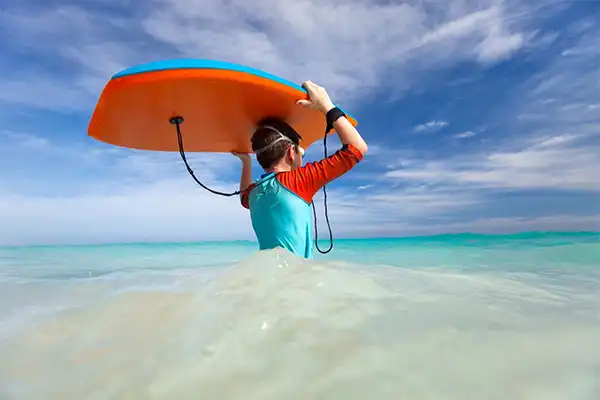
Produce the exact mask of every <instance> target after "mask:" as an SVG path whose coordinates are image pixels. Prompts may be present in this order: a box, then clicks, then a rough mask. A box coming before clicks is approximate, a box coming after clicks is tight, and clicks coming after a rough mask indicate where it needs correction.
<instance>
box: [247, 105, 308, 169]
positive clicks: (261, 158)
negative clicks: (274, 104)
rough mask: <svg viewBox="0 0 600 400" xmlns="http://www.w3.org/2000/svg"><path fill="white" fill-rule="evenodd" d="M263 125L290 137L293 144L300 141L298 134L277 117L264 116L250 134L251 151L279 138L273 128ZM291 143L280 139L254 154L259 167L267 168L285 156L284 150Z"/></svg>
mask: <svg viewBox="0 0 600 400" xmlns="http://www.w3.org/2000/svg"><path fill="white" fill-rule="evenodd" d="M264 125H270V126H272V127H273V128H275V129H277V130H278V131H279V132H281V133H282V134H284V135H285V136H287V137H288V138H290V139H292V141H293V142H294V144H296V145H298V144H299V142H300V138H301V137H300V135H299V134H298V132H296V131H295V130H294V128H292V127H291V126H290V125H289V124H287V123H286V122H284V121H282V120H280V119H278V118H272V117H269V118H265V119H263V120H261V121H260V122H259V123H258V129H256V131H255V132H254V135H252V151H256V150H259V149H262V148H263V147H265V146H268V145H269V144H271V143H273V142H274V141H275V140H277V139H279V137H280V136H279V134H278V133H277V132H276V131H274V130H273V129H270V128H266V127H264ZM291 145H292V144H291V143H290V142H288V141H287V140H281V141H279V142H277V143H275V144H274V145H273V146H271V147H270V148H268V149H267V150H265V151H263V152H261V153H259V154H257V155H256V160H257V161H258V163H259V164H260V166H261V167H263V168H265V169H267V168H271V167H272V166H273V165H275V164H276V163H278V162H279V160H281V159H282V158H283V156H285V152H286V151H287V150H288V149H289V147H290V146H291Z"/></svg>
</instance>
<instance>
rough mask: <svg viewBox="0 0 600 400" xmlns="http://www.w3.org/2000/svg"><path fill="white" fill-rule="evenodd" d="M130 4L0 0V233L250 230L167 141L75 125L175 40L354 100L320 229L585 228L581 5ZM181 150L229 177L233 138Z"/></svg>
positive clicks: (185, 49)
mask: <svg viewBox="0 0 600 400" xmlns="http://www.w3.org/2000/svg"><path fill="white" fill-rule="evenodd" d="M135 4H136V5H135V6H134V2H133V1H122V2H109V1H101V0H85V1H77V2H75V1H41V0H40V1H35V0H30V1H27V2H21V1H19V2H18V1H15V0H8V2H6V1H5V2H4V3H3V7H2V9H0V34H1V35H2V36H3V38H5V40H2V41H1V42H0V54H2V57H0V72H1V75H0V220H1V221H2V224H0V244H31V243H90V242H115V241H146V240H148V241H155V240H211V239H214V240H223V239H253V233H252V228H251V225H250V221H249V217H248V213H247V211H246V210H244V209H242V208H241V207H240V206H239V202H238V200H237V198H223V197H220V196H214V195H211V194H210V193H207V192H205V191H203V189H201V188H199V187H197V186H196V184H195V183H194V182H193V181H192V179H191V178H190V177H189V175H187V171H186V170H185V167H184V166H183V164H182V163H181V160H180V158H179V154H177V153H173V154H166V153H153V152H144V151H134V150H129V149H123V148H117V147H113V146H109V145H105V144H102V143H99V142H97V141H95V140H93V139H91V138H89V137H88V136H87V124H88V122H89V118H90V116H91V113H92V111H93V109H94V106H95V103H96V101H97V99H98V97H99V95H100V93H101V91H102V89H103V87H104V85H105V84H106V82H107V80H108V79H109V78H110V76H111V75H112V74H114V73H116V72H118V71H120V70H122V69H125V68H128V67H130V66H132V65H136V64H139V63H144V62H148V61H156V60H162V59H169V58H180V57H181V58H184V57H185V58H189V57H191V58H209V59H218V60H223V61H229V62H234V63H240V64H245V65H248V66H251V67H254V68H260V69H263V70H266V71H268V72H270V73H274V74H276V75H279V76H281V77H284V78H286V79H290V80H293V81H296V82H298V83H301V82H302V81H304V80H308V79H310V80H313V81H315V82H317V83H319V84H321V85H323V86H325V87H326V88H327V89H328V90H329V92H330V94H331V96H332V98H333V100H334V101H336V102H337V103H338V104H340V105H341V106H343V107H344V108H346V109H348V110H349V111H351V112H352V114H353V115H354V116H355V117H356V118H357V119H358V121H359V126H358V127H359V129H360V131H361V133H362V134H363V136H364V137H365V138H366V140H367V142H368V143H369V145H370V152H369V154H368V155H367V157H366V158H365V160H364V161H363V162H362V163H361V164H360V165H359V166H358V167H356V168H355V169H354V170H353V171H352V172H350V173H349V174H347V175H346V176H344V177H343V178H342V179H340V180H339V181H337V182H335V183H333V184H331V185H330V186H329V187H328V189H329V190H328V195H329V196H328V200H329V214H330V219H331V223H332V228H333V232H334V235H335V236H336V237H353V236H354V237H355V236H358V237H364V236H395V235H415V234H419V235H421V234H434V233H442V232H464V231H471V232H491V233H501V232H514V231H524V230H598V229H600V70H599V69H598V59H600V26H599V25H598V24H597V18H598V15H600V3H599V2H593V1H571V2H559V1H537V2H519V1H513V0H506V1H496V0H490V1H485V0H478V1H469V0H447V1H443V2H442V1H427V0H421V1H412V2H411V1H409V2H405V3H402V4H396V3H393V2H384V1H375V2H374V1H371V2H367V1H359V0H356V1H346V2H343V3H342V2H339V1H331V0H320V1H316V0H315V1H295V2H291V1H290V2H279V1H275V0H256V1H252V2H250V1H245V0H233V1H229V2H221V1H217V0H204V1H196V0H180V1H175V0H149V1H146V2H135ZM328 143H330V145H329V148H330V152H332V151H334V150H335V148H336V146H338V145H339V142H338V141H336V140H331V141H330V142H328ZM321 155H322V143H321V142H317V143H315V144H314V145H313V146H311V147H310V148H309V149H308V151H307V156H308V159H309V160H314V159H317V158H319V157H320V156H321ZM189 161H190V163H191V165H192V167H193V169H194V170H195V171H196V173H197V175H198V176H199V178H200V179H201V180H202V181H203V182H205V183H207V184H210V185H212V186H213V187H215V188H217V189H221V190H224V191H233V190H235V189H236V188H237V184H238V183H237V182H238V178H239V175H238V174H239V172H240V165H239V161H238V160H237V159H235V158H233V157H232V156H231V155H228V154H194V155H189ZM254 166H255V170H254V172H255V174H254V175H255V176H258V174H259V172H260V171H259V168H258V164H256V163H255V164H254ZM316 201H317V203H316V204H317V209H318V211H319V213H320V220H319V232H320V236H321V237H323V238H325V237H326V236H327V230H326V225H325V223H324V220H323V213H322V211H323V206H322V197H321V196H320V195H319V197H318V198H317V199H316Z"/></svg>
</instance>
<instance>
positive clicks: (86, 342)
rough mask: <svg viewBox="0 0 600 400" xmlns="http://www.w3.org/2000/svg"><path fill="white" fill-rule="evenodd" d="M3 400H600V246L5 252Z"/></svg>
mask: <svg viewBox="0 0 600 400" xmlns="http://www.w3.org/2000/svg"><path fill="white" fill-rule="evenodd" d="M321 247H322V248H326V247H327V243H325V242H324V243H323V244H322V245H321ZM0 399H411V400H414V399H447V400H450V399H457V400H458V399H460V400H470V399H478V400H480V399H490V400H491V399H544V400H553V399H569V400H576V399H581V400H587V399H590V400H598V399H600V234H597V233H531V234H520V235H510V236H485V235H445V236H436V237H421V238H403V239H380V240H336V241H335V247H334V249H333V251H332V252H331V253H329V254H328V255H325V256H322V255H318V254H317V256H316V257H315V259H314V260H311V261H307V260H301V259H298V258H297V257H294V256H292V255H290V254H288V253H286V252H285V251H283V250H271V251H265V252H257V251H256V245H255V244H254V243H247V242H232V243H199V244H127V245H102V246H71V247H59V246H56V247H52V246H47V247H44V246H40V247H21V248H16V247H13V248H0Z"/></svg>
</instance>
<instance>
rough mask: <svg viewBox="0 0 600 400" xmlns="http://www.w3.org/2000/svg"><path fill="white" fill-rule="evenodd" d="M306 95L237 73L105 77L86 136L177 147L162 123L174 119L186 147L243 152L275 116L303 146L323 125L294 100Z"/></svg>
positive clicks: (194, 71) (138, 146) (315, 114)
mask: <svg viewBox="0 0 600 400" xmlns="http://www.w3.org/2000/svg"><path fill="white" fill-rule="evenodd" d="M306 98H307V94H306V92H303V91H300V90H297V89H295V88H293V87H290V86H287V85H284V84H282V83H279V82H276V81H273V80H270V79H267V78H263V77H259V76H255V75H252V74H248V73H243V72H238V71H229V70H220V69H200V68H198V69H175V70H163V71H153V72H144V73H139V74H134V75H126V76H122V77H118V78H115V79H112V80H110V81H109V82H108V84H107V85H106V87H105V88H104V91H103V92H102V94H101V96H100V99H99V101H98V104H97V106H96V109H95V111H94V114H93V116H92V119H91V121H90V124H89V130H88V134H89V135H90V136H92V137H94V138H96V139H98V140H100V141H103V142H106V143H110V144H113V145H117V146H122V147H129V148H134V149H143V150H156V151H179V145H178V141H177V131H176V128H175V126H174V125H172V124H171V123H170V122H169V120H170V119H171V118H172V117H175V116H181V117H183V118H184V122H183V123H182V124H181V132H182V137H183V145H184V149H185V151H186V152H231V151H237V152H248V153H250V152H252V148H251V144H250V139H251V136H252V133H253V131H254V129H256V126H257V123H258V122H259V121H260V120H261V119H263V118H265V117H278V118H281V119H283V120H285V121H286V122H287V123H289V124H290V125H291V126H292V127H293V128H294V129H296V131H298V132H299V133H300V135H301V136H302V138H303V140H302V141H301V143H300V144H301V145H302V146H303V147H305V148H307V147H308V146H309V145H310V144H312V143H314V142H315V141H318V140H320V139H322V138H323V135H324V133H325V125H326V124H325V117H324V115H323V114H322V113H320V112H318V111H316V110H311V109H307V108H305V107H302V106H300V105H297V104H296V101H297V100H299V99H306ZM349 119H350V122H351V123H352V124H353V125H356V121H355V120H354V119H353V118H351V117H349Z"/></svg>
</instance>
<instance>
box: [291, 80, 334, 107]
mask: <svg viewBox="0 0 600 400" xmlns="http://www.w3.org/2000/svg"><path fill="white" fill-rule="evenodd" d="M302 87H303V88H304V89H306V91H307V92H308V97H309V100H298V101H297V102H296V104H300V105H303V106H305V107H309V108H313V109H316V110H319V111H321V112H322V113H323V114H327V111H329V110H331V109H332V108H334V107H335V105H334V104H333V102H332V101H331V99H330V98H329V95H328V94H327V91H326V90H325V89H324V88H322V87H321V86H319V85H317V84H315V83H313V82H311V81H306V82H304V83H303V84H302Z"/></svg>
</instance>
